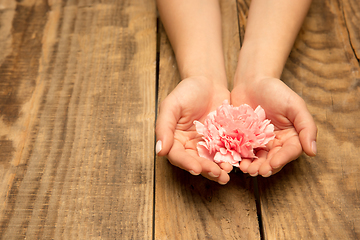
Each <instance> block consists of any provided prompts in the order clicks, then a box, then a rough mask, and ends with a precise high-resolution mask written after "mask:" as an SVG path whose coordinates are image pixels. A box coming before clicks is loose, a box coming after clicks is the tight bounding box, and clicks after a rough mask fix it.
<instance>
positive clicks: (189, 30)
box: [156, 0, 316, 184]
mask: <svg viewBox="0 0 360 240" xmlns="http://www.w3.org/2000/svg"><path fill="white" fill-rule="evenodd" d="M310 2H311V1H309V0H296V1H295V0H294V1H288V0H253V1H252V2H251V6H250V10H249V16H248V22H247V27H246V33H245V38H244V43H243V46H242V48H241V50H240V54H239V59H238V66H237V69H236V73H235V79H234V88H233V90H232V92H231V93H230V92H229V91H228V89H227V84H226V82H227V81H226V74H225V65H224V57H223V50H222V42H221V17H220V7H219V2H218V1H217V0H172V1H167V0H157V4H158V10H159V13H160V17H161V19H162V22H163V25H164V27H165V30H166V32H167V35H168V37H169V40H170V42H171V45H172V48H173V50H174V53H175V55H176V60H177V63H178V68H179V72H180V75H181V79H183V80H182V81H181V82H180V84H179V85H178V86H177V87H176V88H175V89H174V90H173V91H172V92H171V93H170V94H169V95H168V96H167V97H166V98H165V99H164V101H163V102H162V103H161V105H160V111H159V116H158V120H157V123H156V136H157V140H158V142H157V146H156V150H157V153H158V155H160V156H164V155H167V156H168V159H169V161H170V162H171V163H172V164H173V165H175V166H178V167H180V168H182V169H184V170H186V171H189V172H190V173H191V174H193V175H198V174H201V175H203V176H204V177H206V178H208V179H211V180H213V181H216V182H219V183H220V184H226V183H227V182H228V181H229V180H230V178H229V175H228V172H230V171H231V170H232V166H231V165H230V164H228V163H221V164H216V163H214V162H212V161H209V160H207V159H204V158H200V157H199V156H198V154H197V150H196V144H197V142H198V141H200V140H201V136H199V135H198V134H197V133H196V130H195V126H194V125H193V121H194V120H198V121H200V122H203V121H204V119H205V117H206V116H207V114H208V113H209V112H211V111H213V110H215V109H216V108H217V107H218V106H220V105H221V103H222V102H223V101H224V100H225V99H228V100H230V102H231V104H232V105H234V106H238V105H240V104H244V103H246V104H249V105H250V106H252V107H253V108H255V107H256V106H258V105H261V106H262V107H263V108H264V109H265V112H266V114H267V118H269V119H270V120H271V122H272V124H274V126H275V132H276V138H275V139H274V140H273V141H271V142H269V144H268V145H267V148H266V149H264V150H261V151H259V152H257V153H256V154H257V157H258V158H257V159H255V160H249V159H248V160H243V161H241V162H240V169H241V170H242V171H243V172H245V173H246V172H247V173H249V174H250V175H252V176H256V175H258V174H259V175H262V176H265V177H268V176H270V175H272V174H275V173H276V172H278V171H279V170H281V168H282V167H284V166H285V165H286V164H287V163H289V162H290V161H292V160H294V159H296V158H297V157H299V155H300V154H301V152H302V151H305V153H306V154H308V155H309V156H314V155H315V154H316V125H315V123H314V120H313V118H312V117H311V114H310V113H309V111H308V109H307V108H306V104H305V102H304V101H303V99H302V98H300V97H299V96H298V95H297V94H296V93H295V92H293V91H292V90H291V89H290V88H288V87H287V86H286V85H285V84H284V83H283V82H282V81H281V80H279V78H280V75H281V72H282V70H283V68H284V65H285V62H286V59H287V57H288V55H289V53H290V50H291V48H292V45H293V43H294V41H295V38H296V35H297V33H298V31H299V29H300V27H301V24H302V22H303V19H304V17H305V15H306V13H307V11H308V8H309V5H310ZM274 95H275V96H276V97H274Z"/></svg>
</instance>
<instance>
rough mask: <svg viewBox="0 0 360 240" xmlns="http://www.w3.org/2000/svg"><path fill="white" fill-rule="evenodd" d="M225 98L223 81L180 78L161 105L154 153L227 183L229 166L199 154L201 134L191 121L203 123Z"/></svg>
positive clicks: (203, 78) (226, 92)
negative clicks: (198, 146)
mask: <svg viewBox="0 0 360 240" xmlns="http://www.w3.org/2000/svg"><path fill="white" fill-rule="evenodd" d="M225 99H228V100H229V99H230V92H229V91H228V89H227V88H226V86H225V84H220V83H214V82H213V81H211V80H209V79H208V78H205V77H202V76H197V77H191V78H187V79H184V80H182V81H181V82H180V83H179V84H178V86H177V87H176V88H175V89H174V90H173V91H172V92H171V93H170V94H169V95H168V96H167V97H166V98H165V99H164V101H163V102H162V103H161V105H160V108H159V115H158V118H157V122H156V137H157V143H156V151H157V154H158V155H160V156H164V155H167V156H168V159H169V161H170V163H171V164H173V165H175V166H177V167H179V168H182V169H184V170H186V171H189V172H190V173H191V174H193V175H198V174H201V175H203V176H204V177H206V178H208V179H210V180H213V181H216V182H219V183H220V184H225V183H227V182H228V181H229V180H230V178H229V175H228V172H230V171H231V170H232V166H231V165H230V164H228V163H222V164H219V165H218V164H216V163H215V162H212V161H209V160H208V159H205V158H201V157H199V155H198V152H197V148H196V145H197V143H198V142H199V141H200V140H201V136H200V135H199V134H198V133H197V132H196V129H195V125H194V124H193V122H194V120H198V121H200V122H203V121H204V119H205V117H206V116H207V115H208V114H209V113H210V112H211V111H214V110H215V109H216V108H217V107H218V106H220V105H221V104H222V102H223V101H224V100H225Z"/></svg>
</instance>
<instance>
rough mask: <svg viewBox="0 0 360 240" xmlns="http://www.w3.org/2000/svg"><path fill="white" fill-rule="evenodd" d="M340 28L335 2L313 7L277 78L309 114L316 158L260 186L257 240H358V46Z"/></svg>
mask: <svg viewBox="0 0 360 240" xmlns="http://www.w3.org/2000/svg"><path fill="white" fill-rule="evenodd" d="M353 3H354V2H353ZM347 14H348V13H347ZM347 17H348V19H353V18H351V17H350V16H349V15H348V16H347ZM347 26H349V24H346V21H345V18H344V14H343V12H342V5H341V3H340V2H338V1H333V0H323V1H313V4H312V6H311V8H310V11H309V14H308V16H307V18H306V20H305V23H304V25H303V27H302V29H301V31H300V34H299V36H298V38H297V40H296V43H295V45H294V48H293V49H292V52H291V55H290V57H289V59H288V61H287V64H286V67H285V69H284V72H283V75H282V79H283V80H284V82H285V83H286V84H287V85H288V86H290V87H291V88H292V89H293V90H294V91H295V92H297V93H298V94H299V95H300V96H302V97H303V99H304V100H305V101H306V103H307V105H308V108H309V110H310V112H311V113H312V114H313V117H314V119H315V121H316V123H317V126H318V154H317V156H316V157H314V158H310V157H307V156H305V155H302V156H301V157H300V158H299V159H298V160H296V161H294V162H292V163H290V164H288V165H287V166H286V167H285V168H284V169H283V170H282V171H281V172H280V173H278V174H276V175H275V176H273V177H271V178H269V179H261V181H260V183H259V184H260V198H261V211H262V219H263V225H264V233H265V239H359V238H360V228H359V226H360V208H359V206H360V192H359V182H360V176H359V170H360V161H359V154H360V150H359V145H360V128H359V124H360V121H359V118H360V111H359V110H360V109H359V107H360V94H359V93H360V85H359V81H360V76H359V70H360V69H359V64H358V61H357V58H356V54H355V52H354V51H353V48H352V46H354V45H352V44H354V42H357V41H358V40H359V39H358V38H357V37H356V40H354V35H353V36H351V34H350V39H349V34H348V32H352V31H354V32H357V31H358V30H354V29H355V28H354V29H353V30H349V29H348V28H347Z"/></svg>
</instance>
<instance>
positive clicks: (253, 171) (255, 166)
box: [248, 150, 268, 177]
mask: <svg viewBox="0 0 360 240" xmlns="http://www.w3.org/2000/svg"><path fill="white" fill-rule="evenodd" d="M267 154H268V153H267V151H265V150H260V151H258V152H257V153H256V156H257V157H258V158H257V159H255V160H254V161H253V162H252V163H251V164H250V166H249V167H248V173H249V174H250V176H252V177H255V176H257V175H258V174H259V169H260V167H261V166H262V165H263V164H264V163H265V162H266V158H267Z"/></svg>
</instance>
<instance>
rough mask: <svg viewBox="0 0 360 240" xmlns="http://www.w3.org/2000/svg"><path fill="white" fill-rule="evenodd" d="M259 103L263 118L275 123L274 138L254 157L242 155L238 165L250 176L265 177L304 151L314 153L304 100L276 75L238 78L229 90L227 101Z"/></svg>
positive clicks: (313, 132)
mask: <svg viewBox="0 0 360 240" xmlns="http://www.w3.org/2000/svg"><path fill="white" fill-rule="evenodd" d="M244 103H246V104H249V105H250V106H251V107H253V108H254V109H255V108H256V107H257V106H258V105H260V106H261V107H262V108H263V109H264V110H265V113H266V118H268V119H270V120H271V123H272V124H273V125H274V126H275V134H276V136H275V139H274V140H272V141H270V142H269V143H268V144H267V147H266V149H265V150H260V151H258V152H257V153H256V156H257V157H258V158H257V159H254V160H251V159H244V160H242V161H241V162H240V169H241V170H242V171H243V172H245V173H246V172H247V173H249V174H250V175H251V176H256V175H258V174H259V175H262V176H264V177H269V176H271V175H272V174H275V173H277V172H278V171H280V170H281V169H282V168H283V167H284V166H285V165H286V164H287V163H289V162H290V161H292V160H294V159H296V158H298V157H299V156H300V154H301V153H302V150H304V151H305V153H306V154H308V155H309V156H315V154H316V133H317V129H316V125H315V122H314V120H313V118H312V116H311V114H310V112H309V111H308V109H307V107H306V104H305V102H304V100H303V99H302V98H301V97H300V96H299V95H297V94H296V93H295V92H294V91H292V90H291V89H290V88H289V87H288V86H286V85H285V84H284V83H283V82H282V81H281V80H279V79H276V78H265V77H264V78H261V79H253V81H250V80H249V79H247V80H246V81H242V82H240V83H239V84H238V85H237V86H235V87H234V89H233V91H232V92H231V104H232V105H234V106H239V105H241V104H244Z"/></svg>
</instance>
